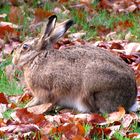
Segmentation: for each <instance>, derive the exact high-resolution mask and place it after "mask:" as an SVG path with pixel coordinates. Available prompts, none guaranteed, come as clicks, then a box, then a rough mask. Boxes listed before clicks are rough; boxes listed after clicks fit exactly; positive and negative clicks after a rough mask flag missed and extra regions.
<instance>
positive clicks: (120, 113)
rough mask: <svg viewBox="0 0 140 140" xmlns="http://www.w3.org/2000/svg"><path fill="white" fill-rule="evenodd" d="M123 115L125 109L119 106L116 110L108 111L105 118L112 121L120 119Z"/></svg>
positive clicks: (109, 121)
mask: <svg viewBox="0 0 140 140" xmlns="http://www.w3.org/2000/svg"><path fill="white" fill-rule="evenodd" d="M124 115H125V109H124V108H123V107H119V108H118V111H117V112H113V113H110V114H109V116H108V117H107V118H106V121H107V122H108V123H113V122H115V121H120V120H121V119H122V118H123V117H124Z"/></svg>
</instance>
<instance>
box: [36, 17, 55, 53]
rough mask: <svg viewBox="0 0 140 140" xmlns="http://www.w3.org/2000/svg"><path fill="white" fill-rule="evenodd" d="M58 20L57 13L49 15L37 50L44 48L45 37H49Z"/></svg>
mask: <svg viewBox="0 0 140 140" xmlns="http://www.w3.org/2000/svg"><path fill="white" fill-rule="evenodd" d="M56 20H57V16H56V15H52V16H50V17H49V19H48V23H47V25H46V27H45V28H44V27H43V31H42V33H41V37H40V38H39V40H38V43H37V45H36V48H37V50H40V49H42V48H44V42H45V39H46V38H48V37H49V36H50V34H51V33H52V32H53V30H54V28H55V24H56Z"/></svg>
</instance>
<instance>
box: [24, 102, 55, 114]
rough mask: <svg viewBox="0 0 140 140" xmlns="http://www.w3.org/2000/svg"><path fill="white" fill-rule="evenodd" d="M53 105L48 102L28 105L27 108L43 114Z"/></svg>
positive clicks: (32, 111)
mask: <svg viewBox="0 0 140 140" xmlns="http://www.w3.org/2000/svg"><path fill="white" fill-rule="evenodd" d="M52 107H53V104H52V103H46V104H41V105H36V106H33V107H28V108H27V110H28V111H29V112H31V113H34V114H43V113H45V112H47V111H50V110H51V109H52Z"/></svg>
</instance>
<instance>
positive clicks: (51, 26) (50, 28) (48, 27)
mask: <svg viewBox="0 0 140 140" xmlns="http://www.w3.org/2000/svg"><path fill="white" fill-rule="evenodd" d="M56 20H57V16H56V15H52V16H50V17H49V19H48V23H47V25H46V28H45V30H44V33H43V37H44V38H46V37H48V36H49V35H50V34H51V33H52V31H53V30H54V28H55V24H56Z"/></svg>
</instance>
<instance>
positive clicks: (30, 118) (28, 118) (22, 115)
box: [16, 108, 46, 125]
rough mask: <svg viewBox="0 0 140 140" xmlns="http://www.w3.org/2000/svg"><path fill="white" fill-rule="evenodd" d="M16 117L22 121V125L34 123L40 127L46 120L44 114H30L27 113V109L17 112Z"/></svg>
mask: <svg viewBox="0 0 140 140" xmlns="http://www.w3.org/2000/svg"><path fill="white" fill-rule="evenodd" d="M16 116H17V117H18V118H19V119H20V121H21V123H25V124H28V123H33V124H37V125H40V123H41V122H42V121H45V120H46V119H45V117H44V115H42V114H40V115H36V114H33V113H30V112H28V111H27V108H25V109H18V110H17V111H16Z"/></svg>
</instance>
